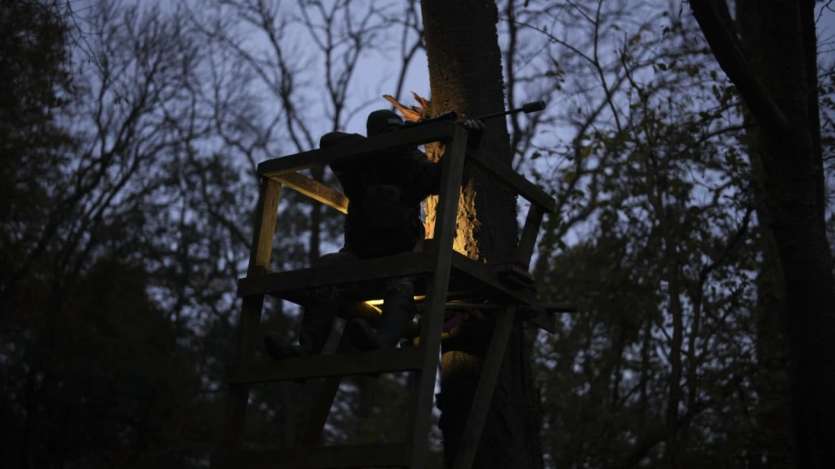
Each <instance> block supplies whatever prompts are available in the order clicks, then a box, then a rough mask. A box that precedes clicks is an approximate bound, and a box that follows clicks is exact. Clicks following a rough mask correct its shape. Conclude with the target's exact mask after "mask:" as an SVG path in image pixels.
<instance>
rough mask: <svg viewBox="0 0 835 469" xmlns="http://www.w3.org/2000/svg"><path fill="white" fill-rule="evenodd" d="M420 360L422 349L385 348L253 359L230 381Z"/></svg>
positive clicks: (349, 371) (394, 367) (410, 365)
mask: <svg viewBox="0 0 835 469" xmlns="http://www.w3.org/2000/svg"><path fill="white" fill-rule="evenodd" d="M422 359H423V350H422V349H388V350H379V351H375V352H356V353H339V354H330V355H314V356H310V357H300V358H289V359H287V360H277V361H273V360H257V361H255V362H253V363H251V364H249V365H245V366H243V367H241V369H239V370H238V372H237V373H235V374H234V375H233V376H232V378H231V379H230V382H231V383H233V384H246V383H267V382H275V381H289V380H297V379H309V378H324V377H328V376H351V375H363V374H374V373H384V372H390V371H408V370H420V369H421V366H422Z"/></svg>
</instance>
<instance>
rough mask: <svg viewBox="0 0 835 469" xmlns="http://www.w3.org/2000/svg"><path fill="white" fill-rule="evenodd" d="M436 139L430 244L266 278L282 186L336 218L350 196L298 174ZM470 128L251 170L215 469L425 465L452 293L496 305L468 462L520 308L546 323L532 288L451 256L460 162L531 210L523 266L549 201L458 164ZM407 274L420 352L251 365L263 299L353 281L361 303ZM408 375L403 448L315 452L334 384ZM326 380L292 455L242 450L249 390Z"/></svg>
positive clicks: (445, 126)
mask: <svg viewBox="0 0 835 469" xmlns="http://www.w3.org/2000/svg"><path fill="white" fill-rule="evenodd" d="M435 141H440V142H443V143H444V144H445V145H446V153H445V157H444V158H443V160H442V162H441V164H442V169H441V189H440V194H439V199H438V205H437V217H436V224H435V232H434V239H433V241H432V242H430V243H427V246H428V248H427V249H424V251H423V252H419V253H415V252H408V253H401V254H397V255H395V256H390V257H383V258H376V259H365V260H357V261H350V262H345V263H342V264H336V265H328V266H326V267H312V268H307V269H301V270H295V271H287V272H270V271H269V264H270V257H271V251H272V240H273V233H274V232H275V227H276V214H277V210H278V201H279V195H280V192H281V189H282V187H289V188H292V189H294V190H297V191H299V192H301V193H302V194H304V195H306V196H308V197H311V198H313V199H315V200H317V201H319V202H321V203H323V204H325V205H328V206H330V207H333V208H336V209H337V210H340V211H342V212H343V213H344V212H345V211H346V209H347V199H345V197H344V196H343V195H342V194H341V193H339V192H338V191H336V190H334V189H332V188H330V187H327V186H325V185H323V184H321V183H319V182H317V181H314V180H312V179H310V178H307V177H306V176H303V175H301V174H300V173H298V172H297V171H299V170H302V169H306V168H310V167H314V166H324V165H326V164H328V163H330V162H331V161H333V160H335V159H336V158H340V157H348V156H351V155H359V154H366V153H372V152H379V151H385V150H387V149H392V148H395V147H399V146H406V145H411V146H415V145H420V144H424V143H429V142H435ZM466 141H467V133H466V130H465V129H464V128H463V127H461V126H460V125H457V124H455V123H452V122H435V123H430V124H426V125H423V126H415V127H411V128H407V129H404V130H400V131H397V132H393V133H388V134H384V135H381V136H377V137H373V138H369V139H367V140H366V141H364V142H363V143H361V144H357V145H355V146H351V147H349V148H339V146H336V147H334V148H328V149H324V150H313V151H308V152H304V153H299V154H295V155H291V156H286V157H282V158H275V159H271V160H267V161H265V162H263V163H261V164H260V165H259V166H258V173H259V176H260V177H261V191H260V196H259V201H258V207H257V213H256V219H255V226H254V230H253V231H254V234H253V243H252V251H251V254H250V259H249V268H248V270H247V276H246V277H245V278H243V279H241V280H240V281H239V284H238V294H239V295H240V296H242V297H243V306H242V311H241V317H240V325H239V332H238V344H237V356H236V358H235V360H236V365H237V366H236V367H234V368H230V369H233V370H234V371H232V372H230V376H229V379H228V384H229V387H228V394H227V405H226V415H225V426H224V430H223V439H222V442H221V445H220V448H219V449H218V450H217V451H216V452H215V453H214V454H213V457H212V466H213V467H216V468H219V467H230V468H231V467H234V468H256V467H258V468H260V467H292V468H297V467H299V468H302V467H303V468H358V467H409V468H421V469H422V468H425V467H426V464H427V457H428V454H429V449H428V438H429V432H430V427H431V425H432V406H433V394H434V387H435V374H436V370H437V368H438V361H439V354H440V346H441V333H442V328H443V322H444V309H445V304H446V301H447V298H448V295H450V294H454V295H455V296H456V297H467V296H468V295H470V294H473V292H477V294H478V297H479V298H488V299H489V300H490V302H491V304H495V305H500V306H501V307H499V308H497V309H496V310H495V311H496V313H495V315H496V316H495V329H494V332H493V334H492V338H491V342H490V345H489V348H488V352H487V355H486V357H485V361H484V363H483V367H482V372H481V377H480V380H479V383H478V386H477V389H476V394H475V396H474V398H473V403H472V408H471V410H470V413H469V417H468V421H467V426H466V433H465V434H464V435H463V438H462V443H461V445H460V449H459V452H458V454H457V455H456V459H455V464H454V467H455V468H456V469H465V468H469V467H470V466H471V465H472V461H473V458H474V456H475V452H476V448H477V446H478V442H479V438H480V436H481V431H482V428H483V427H484V422H485V418H486V415H487V411H488V409H489V406H490V401H491V399H492V395H493V389H494V386H495V383H496V379H497V377H498V374H499V370H500V368H501V364H502V360H503V358H504V351H505V347H506V345H507V342H508V338H509V337H510V332H511V329H512V328H513V324H514V321H515V320H516V319H517V316H520V315H518V314H516V313H518V312H519V311H522V310H525V311H528V312H530V311H538V313H537V314H534V315H531V314H530V313H528V314H526V317H527V318H534V319H535V321H537V322H538V323H540V324H547V322H548V321H549V319H550V322H551V324H553V318H550V317H549V316H547V313H545V312H543V311H541V309H539V310H537V308H538V306H537V304H536V299H535V292H534V291H532V290H531V289H525V288H518V287H516V286H514V285H513V284H512V282H507V281H505V276H506V274H507V271H504V272H503V271H500V270H497V269H495V268H493V267H492V266H490V265H487V264H484V263H480V262H477V261H473V260H471V259H468V258H466V257H465V256H462V255H460V254H458V253H456V252H454V251H453V249H452V242H453V238H454V235H455V220H456V214H457V208H458V194H459V187H460V185H461V180H462V174H463V170H464V166H465V163H466V164H472V165H474V166H477V167H479V168H480V169H481V170H482V171H486V172H487V173H488V174H490V175H492V176H493V177H495V178H496V179H497V180H498V181H501V182H502V183H504V184H505V185H507V186H509V187H510V188H511V189H512V190H513V191H515V193H517V194H520V195H522V196H523V197H525V198H526V199H528V200H529V201H530V202H531V205H530V209H529V211H528V214H527V219H526V222H525V226H524V228H523V230H522V235H521V236H520V241H519V244H518V246H517V247H516V253H515V255H516V260H517V261H518V263H520V264H521V265H524V266H525V269H527V266H528V263H529V261H530V257H531V254H532V252H533V249H534V244H535V242H536V236H537V233H538V230H539V227H540V224H541V222H542V218H543V215H544V213H545V212H553V210H554V206H555V204H554V201H553V199H552V198H551V197H550V196H549V195H548V194H546V193H545V192H543V191H542V190H541V189H540V188H539V187H537V186H536V185H534V184H532V183H531V182H529V181H527V180H526V179H525V178H523V177H522V176H520V175H519V174H517V173H516V172H514V171H512V170H511V169H509V168H505V167H504V166H500V165H496V164H495V163H493V162H492V161H488V160H485V159H482V158H478V157H475V156H472V155H466V156H465V147H466ZM402 276H410V277H414V278H415V279H417V280H416V294H425V295H426V299H425V302H424V308H423V312H422V320H421V331H420V341H419V346H417V347H416V348H399V349H389V350H380V351H371V352H350V353H340V352H341V351H344V347H343V346H344V343H343V344H341V345H340V348H339V350H338V351H337V353H334V354H323V355H316V356H310V357H302V358H291V359H285V360H280V361H275V360H269V359H260V360H259V359H256V355H255V353H254V352H255V348H256V342H258V341H259V340H260V337H261V335H260V334H259V323H260V318H261V309H262V306H263V302H264V295H273V296H276V297H279V298H283V299H287V300H290V301H295V302H302V301H303V298H304V292H305V291H309V289H312V288H318V287H326V286H335V285H340V284H346V283H350V284H351V285H352V286H355V287H356V288H358V289H359V290H360V291H367V292H368V296H367V298H381V297H382V295H381V288H380V286H381V284H382V281H383V280H385V279H388V278H391V277H402ZM397 371H409V372H414V373H416V374H417V376H416V379H415V380H413V383H415V388H416V389H414V395H413V399H414V407H413V409H414V410H413V412H412V414H411V421H410V422H409V427H408V428H407V430H408V432H407V433H408V435H410V437H408V438H407V440H406V441H403V442H401V443H398V444H384V445H361V446H319V445H320V444H321V441H320V440H321V434H322V430H323V428H324V425H325V420H326V419H327V416H328V414H329V412H330V407H331V404H332V402H333V399H334V396H335V394H336V391H337V389H338V387H339V383H340V379H341V378H342V377H344V376H351V375H364V374H372V375H373V374H379V373H382V372H397ZM313 378H326V379H325V380H324V384H323V385H322V386H321V388H320V393H319V394H320V395H319V396H318V397H317V398H316V402H315V403H314V405H313V407H312V409H311V412H310V418H309V419H308V420H309V421H308V425H307V428H306V429H305V430H304V432H303V433H302V435H301V437H300V438H299V439H298V441H297V444H296V448H295V449H294V450H290V451H288V450H283V451H280V450H250V449H245V448H244V447H243V442H242V439H243V430H244V425H245V418H246V417H245V416H246V407H247V401H248V399H249V390H250V386H251V385H253V384H258V383H268V382H277V381H287V380H308V379H313Z"/></svg>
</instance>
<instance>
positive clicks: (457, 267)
mask: <svg viewBox="0 0 835 469" xmlns="http://www.w3.org/2000/svg"><path fill="white" fill-rule="evenodd" d="M452 274H453V279H454V284H455V286H456V288H460V287H461V286H463V285H464V284H465V283H467V280H466V279H464V278H462V275H466V276H467V277H469V279H468V280H469V283H470V284H471V286H470V288H465V289H475V290H481V291H482V292H483V294H484V295H485V296H488V297H491V299H495V300H496V301H497V302H499V303H501V304H518V305H522V306H529V307H535V306H536V304H537V303H536V295H535V293H534V292H533V291H531V290H528V289H516V288H512V287H511V286H509V285H507V284H506V283H504V282H502V281H501V279H500V278H499V274H498V273H497V272H496V271H495V270H494V268H493V266H491V265H490V264H484V263H482V262H478V261H474V260H472V259H470V258H468V257H466V256H463V255H461V254H459V253H457V252H454V253H453V256H452Z"/></svg>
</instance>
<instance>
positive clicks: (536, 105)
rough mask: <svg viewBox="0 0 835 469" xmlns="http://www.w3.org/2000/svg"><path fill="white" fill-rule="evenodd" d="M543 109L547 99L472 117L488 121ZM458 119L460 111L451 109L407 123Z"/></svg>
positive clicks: (418, 123) (427, 122) (421, 123)
mask: <svg viewBox="0 0 835 469" xmlns="http://www.w3.org/2000/svg"><path fill="white" fill-rule="evenodd" d="M543 109H545V101H531V102H529V103H525V104H523V105H522V107H518V108H516V109H508V110H506V111H498V112H491V113H488V114H484V115H482V116H478V117H472V118H471V119H473V120H480V121H486V120H489V119H494V118H496V117H504V116H507V115H510V114H516V113H519V112H524V113H525V114H531V113H533V112H539V111H542V110H543ZM456 120H458V113H457V112H455V111H449V112H445V113H443V114H441V115H440V116H437V117H433V118H431V119H426V120H423V121H420V122H416V123H414V124H407V125H410V126H416V125H425V124H429V123H431V122H438V121H456Z"/></svg>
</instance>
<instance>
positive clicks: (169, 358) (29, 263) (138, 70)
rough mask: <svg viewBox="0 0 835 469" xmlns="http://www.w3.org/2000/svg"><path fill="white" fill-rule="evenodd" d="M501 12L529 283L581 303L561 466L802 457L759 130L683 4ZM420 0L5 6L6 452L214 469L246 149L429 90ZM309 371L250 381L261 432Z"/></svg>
mask: <svg viewBox="0 0 835 469" xmlns="http://www.w3.org/2000/svg"><path fill="white" fill-rule="evenodd" d="M498 6H499V12H500V19H499V25H498V26H499V31H500V43H501V47H502V52H503V54H504V78H505V86H506V91H505V92H506V95H507V100H508V106H509V107H511V106H512V107H515V106H518V105H520V104H521V103H523V102H526V101H530V100H537V99H542V100H545V101H547V102H548V103H549V105H548V109H547V110H546V112H544V113H541V114H536V115H531V116H514V117H511V118H509V119H508V122H507V123H508V129H509V131H510V135H511V147H512V149H513V151H514V160H513V161H514V166H515V168H516V169H517V170H519V171H521V172H523V173H525V174H526V175H528V176H529V177H530V178H532V179H533V180H535V181H536V182H537V183H538V184H540V185H541V186H542V187H544V188H546V190H548V191H549V192H550V193H551V194H553V195H554V197H555V198H556V199H557V201H558V205H559V213H560V216H558V217H551V218H549V219H547V221H546V230H545V232H544V234H543V235H542V236H541V238H540V241H539V243H538V249H537V254H536V260H535V274H536V276H537V278H538V279H539V280H540V282H541V285H542V292H541V293H542V296H543V299H544V300H546V301H551V302H559V303H571V304H574V305H576V306H577V309H578V312H577V313H575V314H571V315H562V316H559V317H558V318H557V331H556V332H555V333H554V334H545V333H544V332H541V331H535V330H533V329H532V330H530V331H529V335H530V337H529V339H530V341H531V343H532V344H534V347H533V351H534V363H533V367H534V368H533V369H534V371H535V376H536V384H537V388H538V393H539V406H540V408H539V409H538V411H539V413H540V415H541V429H542V431H541V439H542V449H543V453H544V462H545V466H546V467H557V468H564V467H623V468H627V467H637V466H641V467H673V466H674V467H705V466H714V467H750V468H759V467H793V466H794V460H793V454H792V436H791V434H790V433H789V430H788V428H789V420H790V415H789V403H788V402H787V396H788V395H789V391H788V386H789V384H788V380H789V378H788V376H787V374H786V369H787V366H786V360H787V356H786V346H785V341H786V338H785V337H784V335H783V328H782V326H781V322H780V318H779V317H778V316H779V315H778V314H777V313H776V312H775V311H776V310H775V303H776V302H779V301H780V299H779V298H778V296H779V295H778V293H776V292H778V291H779V288H778V287H777V286H776V285H775V282H776V281H777V280H775V274H774V271H775V268H774V265H775V264H774V263H775V259H774V257H773V255H772V254H771V251H769V249H767V247H766V243H767V240H766V239H765V238H766V237H765V236H764V234H763V230H762V223H761V221H760V220H759V218H758V217H757V214H756V206H757V203H758V201H757V189H756V188H755V187H753V184H752V182H751V181H752V179H753V178H752V172H753V171H756V170H757V169H756V168H755V167H752V163H751V162H752V155H753V154H754V152H757V151H760V149H759V148H758V146H757V145H756V143H755V141H754V139H753V138H752V134H753V133H754V132H755V130H756V129H752V125H753V124H752V123H751V119H750V118H749V117H748V116H747V115H746V111H745V109H744V107H743V106H742V104H741V101H740V97H739V95H738V93H737V89H736V88H735V87H734V86H733V85H732V84H731V82H730V81H729V80H728V79H727V78H726V75H725V74H724V73H723V72H722V70H721V69H720V67H719V65H718V64H717V62H716V60H715V59H714V56H713V54H712V53H711V51H710V49H709V48H708V45H707V43H706V42H705V40H704V37H703V35H702V33H701V31H700V29H699V25H698V24H697V23H696V19H695V18H694V17H693V14H692V12H691V9H690V6H689V5H688V4H687V3H683V4H682V3H681V2H678V1H669V2H650V1H647V2H644V1H639V0H632V1H629V0H608V1H602V0H600V1H577V2H574V1H565V2H561V1H556V2H554V1H539V0H524V1H522V0H519V1H516V0H500V1H499V2H498ZM419 8H420V5H419V2H417V1H416V0H408V1H392V2H377V1H360V0H354V1H351V0H333V1H302V0H299V1H297V2H294V1H283V2H282V1H259V0H207V1H203V2H186V1H184V2H171V3H167V2H160V3H157V2H127V1H124V2H118V1H111V0H100V1H99V0H91V1H88V2H81V1H78V2H76V1H69V2H64V1H59V0H13V1H8V2H3V3H2V5H0V31H1V32H0V158H2V162H0V218H2V226H0V307H1V308H2V309H1V310H0V421H2V422H3V425H2V426H0V441H2V442H3V443H2V444H0V461H2V463H1V464H2V465H3V466H4V467H22V468H36V467H38V468H39V467H65V468H75V467H79V468H80V467H84V468H87V467H114V466H125V467H180V468H181V467H204V466H205V465H206V463H207V460H208V459H207V457H208V454H209V452H210V450H211V448H212V446H213V444H214V442H215V441H216V439H217V435H218V433H219V429H220V426H221V417H222V395H223V391H224V387H223V384H222V383H223V376H224V372H225V368H224V366H225V362H226V360H225V359H226V357H227V356H228V355H229V353H230V347H231V346H232V344H233V340H232V337H233V332H234V330H235V321H236V317H237V311H238V308H239V302H238V300H237V299H236V298H235V295H234V292H235V282H236V279H237V278H238V277H240V276H241V275H242V274H243V272H244V270H245V267H246V265H245V262H246V260H247V259H248V245H249V240H250V239H251V234H250V232H249V230H250V225H251V215H252V211H253V208H254V204H255V197H256V196H257V190H256V182H257V181H256V179H255V165H256V164H257V163H258V162H259V161H262V160H264V159H266V158H270V157H276V156H280V155H285V154H290V153H295V152H298V151H303V150H308V149H311V148H315V147H317V145H318V137H319V136H320V135H321V134H322V133H324V132H327V131H331V130H336V129H348V130H351V131H362V129H361V126H362V123H363V122H364V116H365V115H366V113H367V112H368V111H370V110H372V109H376V108H380V107H386V106H387V104H386V103H385V101H383V100H382V99H381V98H380V95H381V94H383V93H387V94H391V95H394V96H396V97H398V98H400V99H401V100H403V101H404V102H411V101H410V100H411V99H412V98H411V97H410V96H409V95H408V92H409V91H411V89H410V88H408V86H413V85H415V84H417V85H419V86H424V87H425V88H423V89H414V91H416V92H418V93H420V94H423V95H426V94H428V85H427V84H426V83H427V78H426V73H427V72H426V70H425V69H421V68H420V67H421V66H423V65H425V58H423V57H424V54H425V52H424V50H423V44H422V42H421V37H422V26H421V15H420V10H419ZM815 12H816V18H815V21H816V22H817V23H816V24H817V25H818V31H817V34H818V35H817V40H818V50H817V54H818V56H817V64H818V69H819V73H818V81H817V83H818V86H819V88H818V92H819V97H820V99H819V103H818V104H819V106H820V122H821V147H822V152H823V161H824V171H825V176H826V179H827V182H830V181H831V179H832V177H833V176H835V172H833V169H835V168H833V162H835V146H833V143H835V68H833V67H834V66H835V61H833V54H832V50H833V42H832V39H833V36H832V34H833V31H832V30H827V29H826V27H824V24H827V22H828V24H830V25H831V24H832V16H833V14H832V11H831V9H830V3H827V2H819V3H818V4H817V6H816V9H815ZM382 64H385V67H383V65H382ZM421 84H422V85H421ZM417 85H415V86H417ZM313 176H314V177H317V178H320V179H325V180H328V181H330V180H331V179H332V176H331V175H330V174H329V173H327V172H319V173H314V174H313ZM827 187H828V191H827V193H826V200H827V202H829V201H830V200H831V197H832V195H833V194H832V193H831V189H832V185H831V184H828V186H827ZM827 213H828V218H827V220H828V221H827V226H828V228H829V234H830V237H829V239H830V240H832V239H833V238H832V236H831V235H832V234H833V233H832V230H835V222H833V218H832V216H831V214H832V212H831V210H828V212H827ZM279 220H280V221H279V226H280V229H281V231H280V233H279V234H280V235H279V236H278V237H277V244H276V246H275V252H274V264H275V266H274V267H275V268H276V269H289V268H294V267H300V266H305V265H308V264H309V263H310V262H311V260H313V259H316V258H318V257H319V256H320V255H321V254H322V253H325V252H329V251H332V250H335V249H337V248H338V247H339V246H340V243H341V238H340V235H339V229H340V227H341V219H340V216H339V214H337V213H335V212H333V211H330V209H327V208H322V207H321V206H318V205H315V204H311V203H310V202H308V201H306V200H302V199H301V198H299V197H297V196H295V195H293V194H287V195H286V197H283V198H282V201H281V205H280V210H279ZM830 245H831V241H830ZM267 311H268V313H267V316H266V329H267V331H270V332H275V333H278V334H284V335H287V336H288V337H289V336H290V335H291V334H292V331H293V330H294V323H295V321H296V320H297V316H298V314H297V310H296V308H295V307H294V306H292V305H285V304H281V303H272V304H269V305H268V308H267ZM824 372H825V370H824ZM403 386H404V380H403V379H402V377H397V376H395V377H384V378H381V379H379V380H377V379H371V378H359V379H354V380H351V381H350V382H348V383H347V384H346V385H344V386H343V388H342V390H341V392H340V394H339V396H338V398H339V400H338V403H337V407H336V412H335V415H334V416H333V417H332V418H331V420H330V421H329V425H328V427H327V430H328V433H329V434H328V438H329V439H330V440H332V441H337V440H350V441H371V440H379V439H380V438H393V437H395V436H396V435H398V434H399V433H401V432H402V428H401V427H402V424H401V423H400V420H399V419H400V412H401V408H400V404H401V399H400V398H401V397H402V392H401V391H402V389H403ZM301 389H302V388H301V385H299V384H295V383H288V384H282V385H272V386H264V387H262V388H259V390H258V392H257V393H256V394H255V396H254V397H253V402H254V404H255V405H254V406H253V407H252V408H254V409H256V410H255V411H254V412H251V414H250V415H251V418H250V419H249V426H250V428H248V439H249V441H251V442H252V444H253V445H258V446H266V445H273V446H276V445H277V446H281V445H288V444H289V443H290V442H291V441H292V439H293V438H294V435H295V431H296V428H297V426H296V422H297V421H298V420H299V419H303V418H304V415H302V414H301V412H300V411H299V410H298V409H299V404H300V403H301V402H303V400H304V396H303V393H301V392H300V391H301ZM436 440H437V438H436ZM435 445H436V447H439V445H438V443H437V441H436V442H435Z"/></svg>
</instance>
